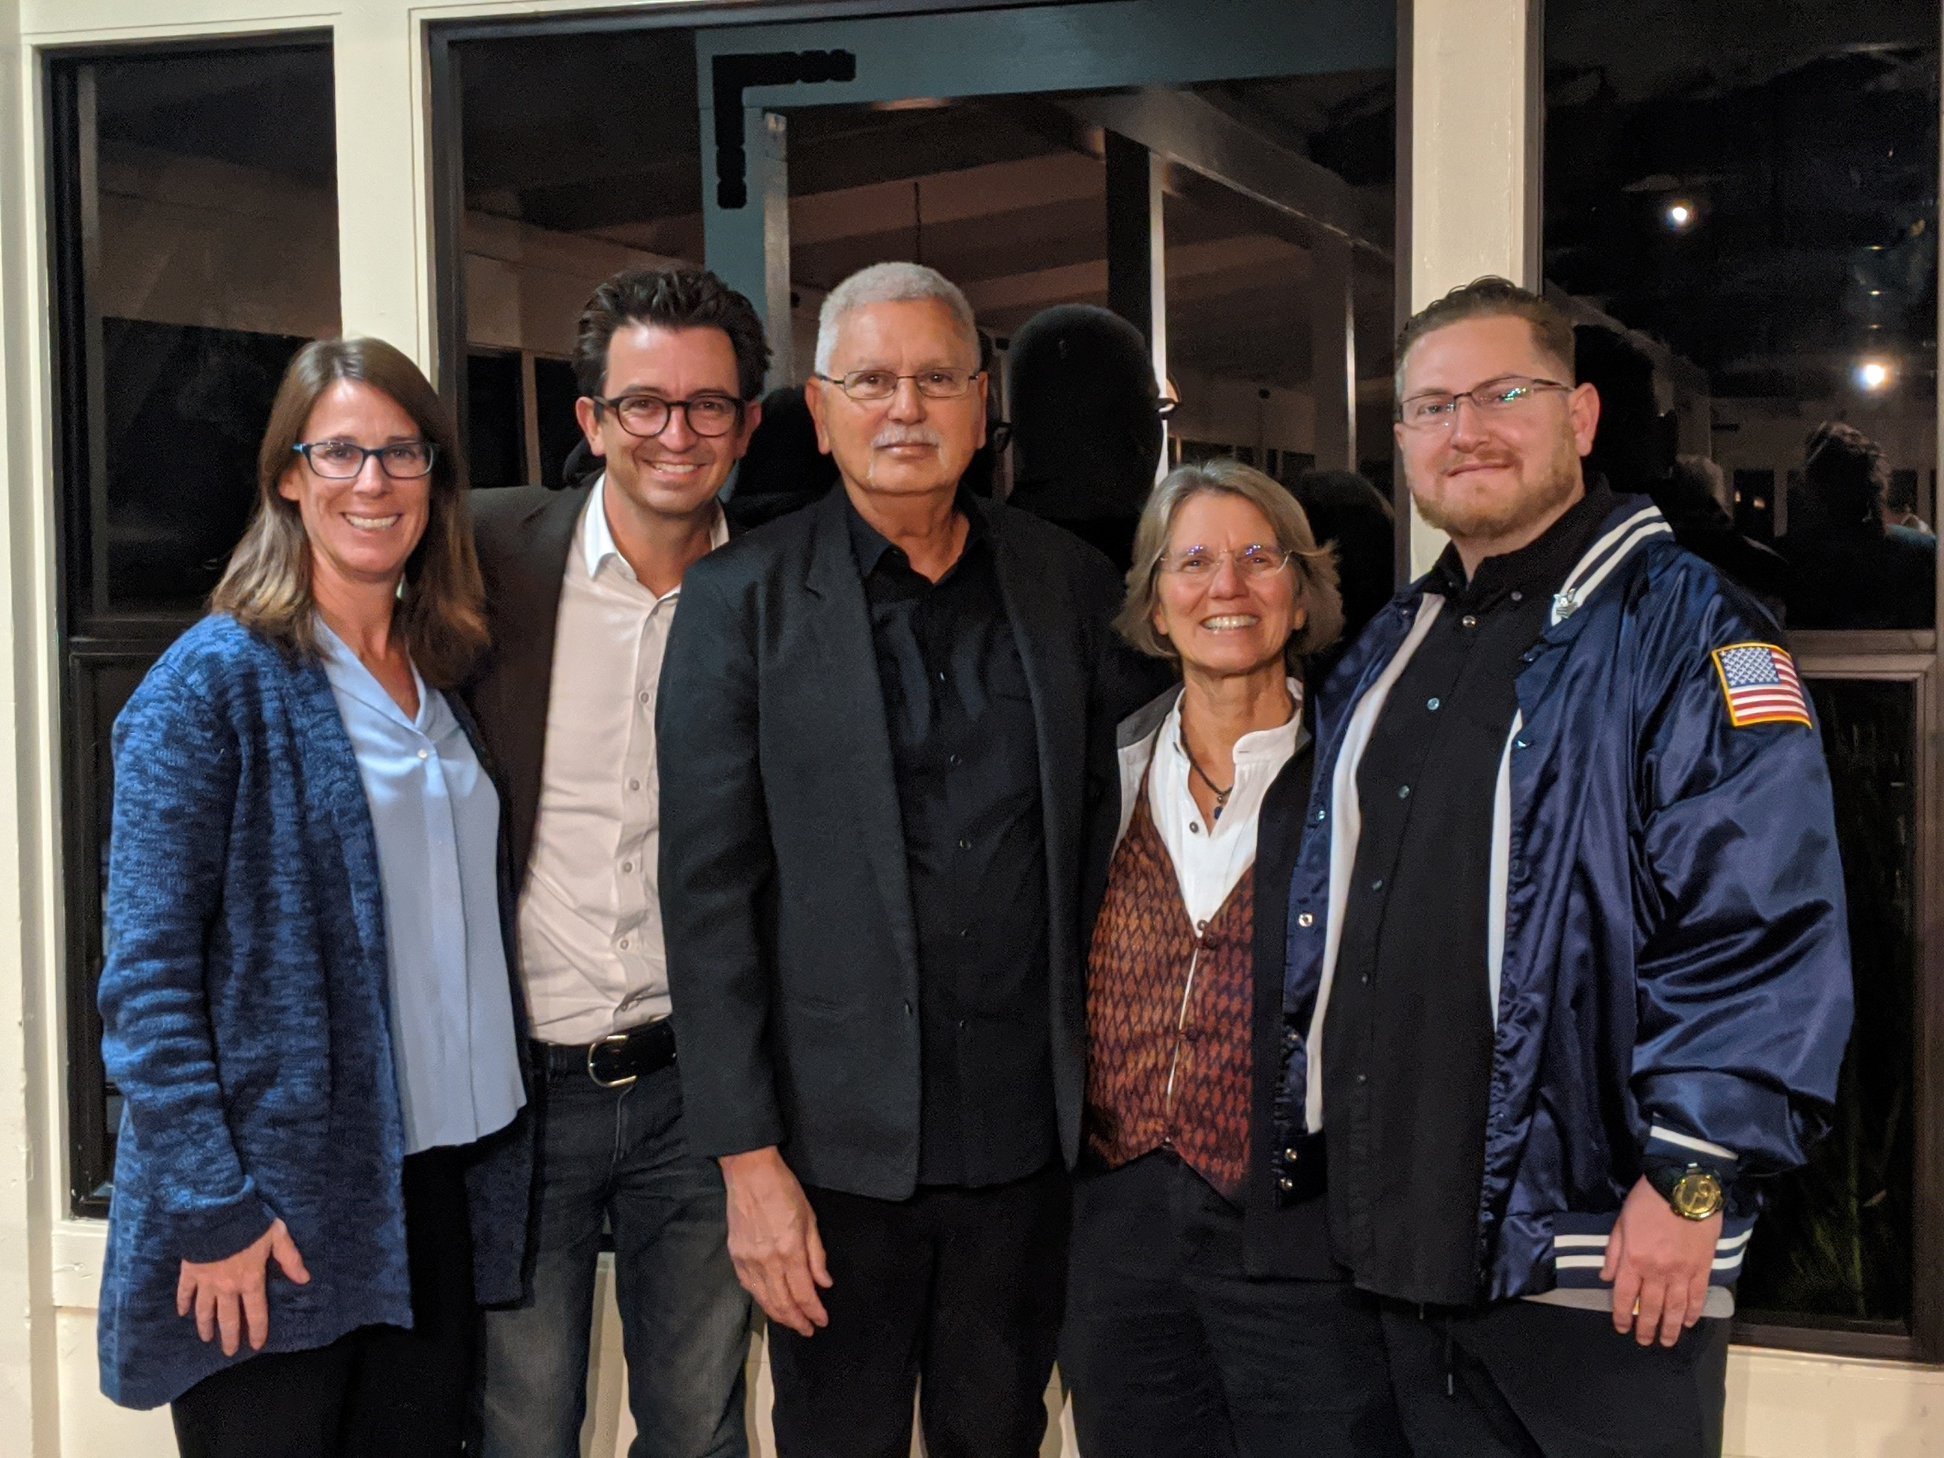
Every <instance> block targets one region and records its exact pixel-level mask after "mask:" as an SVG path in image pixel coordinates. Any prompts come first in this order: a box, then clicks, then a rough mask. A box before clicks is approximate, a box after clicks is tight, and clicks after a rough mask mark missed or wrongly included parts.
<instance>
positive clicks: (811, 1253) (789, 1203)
mask: <svg viewBox="0 0 1944 1458" xmlns="http://www.w3.org/2000/svg"><path fill="white" fill-rule="evenodd" d="M722 1182H723V1185H724V1187H725V1189H726V1190H727V1191H728V1196H729V1259H730V1260H732V1261H733V1262H735V1266H736V1279H737V1280H738V1281H741V1282H742V1284H743V1289H744V1290H745V1291H747V1292H748V1293H749V1294H750V1295H751V1296H754V1297H755V1298H756V1304H757V1305H758V1306H760V1307H762V1308H763V1314H764V1315H765V1316H767V1317H769V1319H770V1320H771V1321H778V1322H781V1323H782V1324H783V1325H784V1326H787V1327H788V1328H789V1329H790V1330H791V1331H793V1332H795V1333H796V1334H797V1335H798V1336H806V1337H807V1336H811V1335H814V1334H815V1332H816V1329H817V1328H818V1327H820V1326H828V1325H829V1324H830V1317H829V1316H828V1315H826V1314H825V1312H824V1305H823V1301H822V1299H821V1298H819V1297H818V1295H817V1289H818V1288H819V1287H822V1288H824V1289H825V1290H828V1289H829V1287H830V1272H829V1270H828V1269H827V1268H826V1267H825V1265H824V1248H823V1240H822V1238H821V1237H820V1236H819V1235H818V1234H817V1217H816V1215H815V1214H814V1213H813V1212H812V1211H811V1209H810V1202H809V1201H808V1200H807V1199H805V1198H804V1195H803V1186H802V1185H800V1184H798V1183H797V1177H796V1176H795V1175H793V1174H791V1173H790V1167H789V1166H788V1165H787V1164H785V1163H784V1162H783V1156H782V1155H781V1154H780V1153H778V1152H777V1148H776V1146H775V1145H774V1144H772V1145H770V1146H768V1147H767V1148H764V1149H752V1150H750V1151H749V1152H748V1153H747V1154H727V1155H724V1156H723V1157H722Z"/></svg>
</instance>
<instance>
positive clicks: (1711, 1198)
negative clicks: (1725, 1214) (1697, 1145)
mask: <svg viewBox="0 0 1944 1458" xmlns="http://www.w3.org/2000/svg"><path fill="white" fill-rule="evenodd" d="M1667 1203H1668V1204H1670V1205H1672V1206H1673V1207H1674V1213H1675V1214H1677V1215H1680V1216H1683V1217H1685V1218H1686V1219H1689V1220H1706V1219H1707V1218H1708V1217H1709V1216H1710V1215H1716V1214H1719V1213H1720V1211H1721V1206H1722V1193H1721V1181H1720V1180H1718V1179H1716V1178H1715V1177H1714V1176H1713V1175H1711V1174H1709V1173H1708V1172H1707V1171H1706V1170H1701V1169H1691V1170H1689V1171H1688V1172H1687V1173H1686V1174H1684V1175H1682V1176H1681V1177H1680V1179H1678V1180H1676V1181H1675V1182H1674V1192H1673V1194H1671V1195H1669V1196H1668V1201H1667Z"/></svg>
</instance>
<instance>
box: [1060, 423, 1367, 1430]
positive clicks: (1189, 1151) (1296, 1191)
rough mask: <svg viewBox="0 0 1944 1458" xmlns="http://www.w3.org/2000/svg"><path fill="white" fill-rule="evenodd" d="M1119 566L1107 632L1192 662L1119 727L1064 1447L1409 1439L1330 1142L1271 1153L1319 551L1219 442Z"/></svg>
mask: <svg viewBox="0 0 1944 1458" xmlns="http://www.w3.org/2000/svg"><path fill="white" fill-rule="evenodd" d="M1127 589H1128V590H1127V602H1126V605H1125V607H1123V609H1122V610H1121V615H1120V618H1119V620H1118V623H1117V626H1118V628H1119V630H1120V632H1121V633H1122V635H1123V636H1124V637H1126V638H1127V640H1128V641H1129V642H1130V643H1132V644H1133V645H1134V646H1135V647H1136V648H1137V649H1140V650H1141V651H1143V652H1145V653H1149V654H1152V655H1154V656H1155V657H1158V658H1166V659H1172V660H1173V661H1174V662H1175V664H1176V665H1177V667H1178V668H1179V669H1180V671H1181V677H1182V682H1181V683H1180V684H1179V685H1177V686H1176V687H1174V688H1171V689H1169V690H1168V691H1167V692H1166V693H1164V694H1163V695H1162V696H1161V697H1160V698H1158V699H1156V700H1154V702H1152V703H1150V704H1149V705H1147V707H1146V708H1144V709H1142V710H1140V711H1139V712H1138V713H1136V714H1134V715H1133V716H1132V717H1130V718H1129V719H1127V720H1126V721H1125V722H1124V723H1123V724H1122V725H1121V726H1120V731H1119V735H1118V744H1119V759H1120V782H1121V808H1120V831H1119V836H1118V839H1117V843H1116V847H1115V851H1114V855H1113V858H1112V861H1111V864H1110V867H1109V870H1108V873H1107V884H1106V887H1105V890H1104V893H1103V895H1102V899H1101V910H1100V916H1099V920H1098V921H1097V922H1096V924H1095V927H1094V935H1093V945H1092V951H1091V954H1090V957H1089V962H1088V990H1087V1031H1088V1038H1089V1052H1088V1059H1087V1107H1086V1131H1085V1138H1086V1148H1085V1152H1084V1155H1083V1162H1082V1168H1081V1173H1080V1176H1079V1179H1078V1181H1077V1184H1076V1186H1075V1194H1074V1225H1073V1247H1072V1261H1071V1267H1070V1275H1069V1280H1068V1288H1067V1324H1066V1329H1065V1332H1064V1334H1063V1337H1062V1344H1061V1358H1060V1361H1061V1368H1062V1370H1063V1371H1064V1372H1065V1373H1066V1376H1067V1379H1068V1381H1069V1383H1070V1384H1071V1387H1072V1392H1073V1405H1074V1417H1075V1420H1076V1423H1077V1425H1078V1430H1079V1438H1080V1446H1081V1451H1082V1452H1084V1453H1085V1454H1086V1455H1087V1458H1120V1455H1129V1458H1133V1455H1139V1458H1223V1455H1236V1458H1269V1455H1282V1454H1289V1455H1298V1454H1300V1455H1302V1458H1333V1455H1338V1454H1345V1455H1348V1454H1356V1455H1360V1458H1372V1455H1378V1458H1381V1455H1385V1454H1390V1453H1402V1452H1404V1451H1405V1449H1404V1447H1403V1440H1402V1437H1401V1435H1400V1433H1399V1431H1398V1429H1397V1425H1396V1418H1395V1415H1394V1413H1393V1411H1392V1402H1391V1394H1390V1387H1389V1382H1388V1379H1387V1378H1386V1376H1385V1365H1384V1352H1383V1345H1382V1339H1381V1337H1380V1335H1379V1333H1378V1326H1377V1316H1376V1312H1375V1310H1374V1309H1373V1308H1372V1307H1371V1306H1369V1305H1368V1303H1367V1301H1366V1299H1365V1298H1363V1297H1362V1296H1361V1295H1360V1294H1359V1293H1357V1292H1356V1291H1355V1290H1354V1288H1352V1287H1351V1285H1350V1284H1349V1282H1348V1281H1347V1280H1346V1279H1345V1278H1344V1276H1343V1273H1342V1272H1341V1270H1340V1269H1339V1268H1338V1267H1337V1266H1336V1265H1335V1264H1334V1262H1333V1261H1332V1260H1331V1258H1330V1251H1329V1233H1328V1229H1327V1226H1326V1223H1325V1215H1324V1204H1325V1202H1324V1201H1323V1200H1321V1199H1320V1198H1317V1196H1318V1195H1319V1194H1320V1193H1321V1190H1322V1167H1321V1156H1322V1151H1321V1148H1320V1147H1318V1148H1315V1149H1304V1150H1301V1151H1299V1154H1300V1156H1301V1157H1299V1158H1298V1159H1297V1160H1296V1161H1295V1162H1294V1164H1293V1165H1292V1166H1291V1167H1292V1168H1293V1169H1294V1170H1296V1171H1298V1172H1299V1173H1298V1174H1297V1175H1296V1176H1294V1177H1291V1176H1287V1175H1283V1176H1279V1175H1278V1174H1277V1172H1276V1169H1275V1162H1274V1161H1273V1160H1272V1158H1271V1155H1272V1154H1273V1153H1274V1151H1275V1149H1276V1148H1277V1147H1278V1130H1277V1127H1276V1121H1275V1119H1274V1116H1273V1113H1272V1109H1273V1106H1274V1103H1275V1093H1276V1089H1275V1079H1276V1077H1277V1070H1278V1069H1279V1067H1280V1066H1281V1062H1282V1058H1281V1052H1282V1046H1281V1040H1282V1037H1283V1030H1282V982H1281V976H1280V972H1281V968H1282V964H1283V940H1284V934H1285V929H1286V928H1285V921H1286V909H1285V907H1284V904H1283V902H1284V898H1283V897H1282V896H1280V895H1279V894H1277V893H1276V891H1275V889H1274V888H1277V887H1281V886H1286V885H1287V884H1288V882H1289V860H1290V857H1291V856H1292V855H1293V853H1294V849H1295V844H1296V839H1297V836H1296V830H1297V821H1298V820H1299V819H1300V818H1301V816H1302V814H1303V809H1304V806H1305V804H1306V803H1307V801H1308V798H1309V780H1310V752H1311V739H1310V733H1309V730H1308V728H1307V726H1306V725H1305V723H1304V714H1303V689H1302V684H1301V681H1300V679H1299V677H1298V676H1297V675H1298V674H1299V673H1300V671H1301V668H1302V665H1303V662H1304V660H1305V659H1306V658H1307V657H1308V656H1310V655H1312V654H1314V653H1316V652H1319V651H1320V650H1322V649H1324V648H1327V647H1328V646H1329V645H1330V643H1331V642H1332V641H1333V640H1334V639H1335V638H1336V636H1337V634H1338V633H1339V631H1340V630H1341V628H1342V624H1343V606H1342V600H1341V597H1340V595H1339V593H1338V589H1337V572H1336V564H1335V561H1334V558H1333V556H1332V554H1331V552H1330V551H1329V549H1328V548H1323V549H1319V548H1318V547H1317V545H1316V541H1315V538H1314V536H1313V535H1312V534H1311V532H1310V527H1309V523H1308V521H1307V520H1306V519H1305V518H1304V516H1303V511H1302V508H1301V507H1300V506H1298V505H1297V504H1296V502H1295V501H1294V500H1293V499H1292V498H1291V497H1290V495H1289V493H1288V492H1286V491H1285V490H1284V489H1283V488H1282V487H1281V486H1279V485H1278V484H1277V483H1276V482H1275V481H1273V480H1271V479H1270V478H1269V477H1267V476H1265V475H1263V474H1262V473H1261V472H1259V471H1256V470H1253V469H1251V468H1250V467H1248V466H1244V465H1242V464H1240V463H1239V462H1236V461H1232V460H1218V461H1210V462H1207V463H1204V464H1200V465H1189V466H1183V467H1181V468H1179V469H1178V470H1176V471H1174V472H1172V473H1170V474H1169V475H1168V476H1167V477H1166V479H1164V480H1163V481H1162V482H1161V484H1160V485H1159V486H1158V487H1156V488H1155V490H1154V493H1153V495H1152V496H1151V498H1150V499H1149V501H1148V503H1147V507H1146V510H1145V512H1144V513H1143V515H1142V517H1141V521H1140V525H1139V528H1138V529H1137V532H1136V535H1135V542H1134V566H1133V568H1132V570H1131V571H1130V572H1129V573H1128V579H1127ZM1258 865H1260V867H1261V875H1260V876H1258V875H1257V867H1258ZM1258 884H1260V885H1262V886H1264V887H1266V888H1270V889H1269V890H1268V892H1267V894H1265V895H1263V896H1262V897H1261V898H1260V900H1258V899H1257V897H1256V894H1255V892H1256V886H1257V885H1258ZM1258 968H1260V969H1262V974H1261V976H1260V977H1258V973H1257V969H1258ZM1304 1171H1313V1173H1300V1172H1304Z"/></svg>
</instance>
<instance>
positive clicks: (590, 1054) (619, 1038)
mask: <svg viewBox="0 0 1944 1458" xmlns="http://www.w3.org/2000/svg"><path fill="white" fill-rule="evenodd" d="M627 1042H628V1035H627V1034H626V1033H609V1034H608V1035H607V1036H606V1037H605V1038H602V1039H601V1040H600V1041H599V1042H596V1043H589V1044H588V1045H587V1076H588V1077H589V1078H591V1079H592V1080H594V1084H595V1086H596V1087H597V1088H626V1087H627V1086H628V1085H629V1084H631V1083H633V1082H634V1081H635V1079H636V1078H637V1077H638V1076H639V1075H637V1074H633V1073H630V1074H629V1075H628V1076H627V1077H626V1078H614V1079H607V1078H602V1077H601V1075H600V1074H598V1073H596V1072H595V1071H594V1055H595V1053H597V1052H598V1051H599V1050H601V1049H602V1048H606V1047H608V1046H609V1045H610V1044H617V1043H618V1044H620V1045H621V1046H622V1047H626V1046H627Z"/></svg>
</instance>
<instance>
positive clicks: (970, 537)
mask: <svg viewBox="0 0 1944 1458" xmlns="http://www.w3.org/2000/svg"><path fill="white" fill-rule="evenodd" d="M838 489H839V490H840V491H841V490H843V487H842V486H841V485H840V486H839V487H838ZM952 510H953V511H955V512H957V513H958V514H959V515H960V516H962V517H964V518H965V550H964V551H963V552H962V553H961V554H960V556H959V561H960V562H963V561H964V560H965V559H966V558H967V557H969V556H970V555H971V554H972V549H973V548H974V547H975V546H977V545H978V544H980V543H982V542H984V541H986V540H987V539H988V537H989V536H990V534H991V532H990V528H988V527H987V525H986V520H985V513H984V512H982V511H980V510H979V509H978V507H977V506H976V505H974V504H973V501H972V496H971V493H970V492H967V491H964V490H961V491H960V492H959V493H958V495H957V496H956V497H955V498H954V499H953V501H952ZM844 519H845V523H846V525H847V526H848V527H849V528H850V544H851V556H852V557H854V558H855V559H856V561H857V575H858V576H859V577H869V576H870V575H871V574H872V573H873V572H875V571H877V570H878V568H879V566H880V565H881V564H882V563H883V561H884V554H885V553H886V552H896V553H897V557H896V559H895V560H896V561H898V562H899V563H900V564H901V565H904V566H907V567H908V566H909V565H910V563H909V562H908V561H907V560H906V558H905V555H904V552H903V551H902V550H900V549H899V548H897V547H895V546H893V545H892V544H891V542H890V540H889V539H888V538H887V537H886V536H885V535H884V534H883V533H882V532H880V531H879V530H878V529H877V528H876V527H874V526H872V525H871V524H870V523H869V522H868V521H866V520H864V517H863V514H862V513H861V512H859V511H858V509H857V504H856V503H855V502H853V501H852V500H851V499H850V493H849V492H848V491H845V492H844ZM956 566H957V564H956V563H955V564H954V569H955V570H956Z"/></svg>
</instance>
